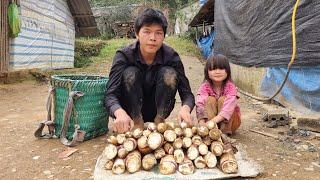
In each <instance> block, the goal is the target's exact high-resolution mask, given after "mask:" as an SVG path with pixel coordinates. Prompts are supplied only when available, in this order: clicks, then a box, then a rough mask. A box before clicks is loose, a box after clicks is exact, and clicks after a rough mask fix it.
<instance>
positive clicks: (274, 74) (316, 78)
mask: <svg viewBox="0 0 320 180" xmlns="http://www.w3.org/2000/svg"><path fill="white" fill-rule="evenodd" d="M286 73H287V68H281V67H272V68H267V73H266V76H265V77H264V79H263V81H262V84H261V93H262V95H265V96H268V97H269V96H271V95H273V94H274V93H275V91H276V90H277V89H278V88H279V86H280V85H281V83H282V81H283V79H284V77H285V75H286ZM276 100H277V101H279V102H280V103H283V102H284V103H286V104H289V105H290V106H294V107H293V108H294V109H300V107H305V108H308V109H309V110H311V111H313V112H320V66H316V67H309V68H308V67H304V68H293V69H291V71H290V74H289V77H288V79H287V82H286V84H285V85H284V87H283V89H282V91H281V92H280V95H278V96H276ZM300 110H302V109H300Z"/></svg>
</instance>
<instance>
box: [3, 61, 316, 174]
mask: <svg viewBox="0 0 320 180" xmlns="http://www.w3.org/2000/svg"><path fill="white" fill-rule="evenodd" d="M182 59H183V62H184V65H185V69H186V72H187V76H188V77H189V80H190V84H191V86H192V90H193V92H194V93H196V90H197V88H198V87H199V84H200V83H201V81H202V78H203V77H202V72H203V69H202V68H203V66H202V64H201V63H200V62H199V61H198V60H197V59H196V58H193V57H183V58H182ZM108 66H109V64H103V65H102V66H100V67H101V68H103V69H109V68H108ZM47 91H48V86H47V85H46V84H41V83H39V82H36V81H24V82H22V83H16V84H7V85H0V128H1V131H0V138H1V143H0V179H90V178H93V171H94V166H95V163H96V160H97V158H98V156H99V155H100V154H101V152H102V151H103V149H104V147H105V145H106V137H105V136H101V137H98V138H96V139H93V140H90V141H86V142H83V143H81V144H79V145H77V146H76V148H77V149H78V151H77V152H76V153H74V154H73V155H71V156H70V157H69V158H65V159H59V158H58V154H59V153H60V152H62V151H63V150H64V149H65V147H64V146H63V145H62V144H61V143H60V142H59V140H57V139H51V140H38V139H36V138H35V137H34V136H33V133H34V130H35V129H36V128H37V126H38V123H39V122H40V121H41V120H44V118H45V117H46V112H45V101H46V97H47ZM239 102H240V108H241V112H242V124H241V127H240V129H239V130H238V132H237V133H236V134H235V135H233V136H232V138H234V139H236V141H237V142H236V143H237V145H238V146H239V147H241V148H243V149H244V150H245V151H246V153H247V156H248V158H250V159H251V160H253V161H255V162H256V163H258V164H259V165H260V170H261V174H260V175H259V176H258V177H257V179H320V178H319V177H320V157H319V154H320V145H319V141H320V139H319V137H318V136H316V135H315V134H312V133H310V132H305V131H297V132H295V133H293V135H291V136H290V135H288V132H290V131H289V126H283V127H278V128H267V127H266V123H265V122H263V121H262V119H261V117H262V113H263V111H264V110H265V109H268V108H270V107H271V106H270V105H265V104H262V103H260V102H257V101H253V100H250V99H248V98H246V97H243V96H241V98H240V99H239ZM179 106H180V101H179V100H177V104H176V107H175V110H174V112H173V113H172V114H171V116H170V117H169V118H168V119H175V117H176V115H177V110H178V109H179ZM273 107H274V106H273ZM291 114H293V115H294V116H295V112H291ZM193 115H195V114H194V112H193ZM110 125H112V123H110ZM252 129H254V130H258V131H263V132H268V133H271V134H273V135H276V136H279V139H275V138H272V137H267V136H263V135H259V134H257V133H254V132H252V131H250V130H252Z"/></svg>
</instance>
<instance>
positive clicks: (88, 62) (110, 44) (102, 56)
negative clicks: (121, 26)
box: [75, 36, 201, 73]
mask: <svg viewBox="0 0 320 180" xmlns="http://www.w3.org/2000/svg"><path fill="white" fill-rule="evenodd" d="M134 41H135V40H134V39H127V38H121V39H111V40H107V41H104V40H102V39H92V38H89V39H77V40H76V42H81V43H82V44H81V47H87V46H85V45H83V44H86V45H89V44H92V45H90V46H95V45H94V44H95V42H102V44H103V45H102V48H101V50H100V51H99V54H98V55H96V52H97V51H95V53H86V52H87V51H85V50H83V52H85V53H81V54H90V55H92V54H94V55H95V56H89V57H85V56H79V54H80V53H75V67H77V66H76V64H78V65H79V66H78V67H83V68H82V70H81V71H84V72H88V73H89V72H90V73H101V72H106V71H107V70H108V68H106V67H110V66H111V62H112V60H113V57H114V55H115V54H116V51H117V50H119V49H122V48H123V47H125V46H127V45H129V44H131V43H133V42H134ZM165 43H166V44H167V45H169V46H171V47H172V48H174V49H175V50H176V51H177V52H178V53H179V55H182V56H196V57H198V58H201V54H200V51H199V50H198V48H197V46H196V45H195V44H194V43H193V42H192V40H191V39H189V38H187V37H177V36H168V37H166V38H165ZM77 44H79V43H77ZM98 44H99V43H98ZM99 46H100V45H99ZM100 47H101V46H100ZM88 48H90V49H91V47H88ZM78 49H79V48H78ZM81 49H86V48H81Z"/></svg>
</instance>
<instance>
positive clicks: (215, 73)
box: [208, 69, 228, 83]
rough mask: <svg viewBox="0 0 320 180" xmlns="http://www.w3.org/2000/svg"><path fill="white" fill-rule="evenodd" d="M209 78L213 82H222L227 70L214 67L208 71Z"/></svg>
mask: <svg viewBox="0 0 320 180" xmlns="http://www.w3.org/2000/svg"><path fill="white" fill-rule="evenodd" d="M208 75H209V78H210V79H211V80H212V82H214V83H222V81H223V80H225V79H226V78H227V75H228V74H227V71H226V70H225V69H214V70H209V71H208Z"/></svg>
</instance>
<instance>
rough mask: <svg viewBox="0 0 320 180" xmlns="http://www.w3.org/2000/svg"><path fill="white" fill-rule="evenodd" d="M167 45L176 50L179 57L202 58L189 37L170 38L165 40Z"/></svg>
mask: <svg viewBox="0 0 320 180" xmlns="http://www.w3.org/2000/svg"><path fill="white" fill-rule="evenodd" d="M165 43H166V44H168V45H169V46H171V47H172V48H173V49H175V50H176V51H177V52H178V53H179V55H183V56H195V57H198V58H200V57H201V53H200V51H199V49H198V48H197V46H196V44H194V43H193V42H192V39H189V38H188V37H177V36H169V37H167V38H166V39H165Z"/></svg>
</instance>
